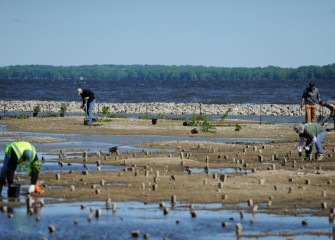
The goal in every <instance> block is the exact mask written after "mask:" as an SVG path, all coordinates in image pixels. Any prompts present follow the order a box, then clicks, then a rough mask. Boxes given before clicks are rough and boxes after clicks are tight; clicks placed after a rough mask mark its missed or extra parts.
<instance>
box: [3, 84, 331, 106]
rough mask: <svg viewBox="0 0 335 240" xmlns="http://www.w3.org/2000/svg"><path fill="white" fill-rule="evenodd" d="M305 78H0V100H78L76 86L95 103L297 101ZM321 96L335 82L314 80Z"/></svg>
mask: <svg viewBox="0 0 335 240" xmlns="http://www.w3.org/2000/svg"><path fill="white" fill-rule="evenodd" d="M307 85H308V82H307V81H290V80H285V81H280V82H276V81H266V80H257V81H102V80H95V81H93V80H92V81H79V80H78V81H68V80H67V81H65V80H58V81H46V80H34V81H27V80H18V81H15V85H14V82H13V81H9V80H8V81H7V80H6V81H4V80H2V81H1V84H0V92H1V98H0V100H6V101H9V100H41V101H79V100H80V99H79V97H78V96H77V94H76V89H77V88H78V87H83V88H89V89H91V90H92V91H94V92H95V95H96V97H97V102H108V103H137V102H177V103H178V102H199V103H220V104H224V103H236V104H237V103H256V104H260V103H274V104H298V103H300V99H301V95H302V91H303V89H304V88H305V87H306V86H307ZM316 85H317V87H318V88H319V91H320V93H321V98H323V99H325V100H328V99H334V98H335V94H334V93H333V89H334V88H335V81H333V80H322V81H319V82H316Z"/></svg>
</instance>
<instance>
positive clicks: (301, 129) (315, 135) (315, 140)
mask: <svg viewBox="0 0 335 240" xmlns="http://www.w3.org/2000/svg"><path fill="white" fill-rule="evenodd" d="M293 128H294V131H295V132H296V133H298V134H299V137H300V141H299V147H298V152H299V155H300V156H301V153H302V147H303V146H304V139H306V143H305V153H306V157H307V158H309V157H310V155H311V153H312V149H313V145H315V147H316V153H317V158H316V159H317V160H318V161H321V160H322V159H323V149H322V141H323V139H324V137H325V136H326V129H325V128H324V127H322V125H321V124H320V123H305V124H301V123H299V124H295V125H294V127H293Z"/></svg>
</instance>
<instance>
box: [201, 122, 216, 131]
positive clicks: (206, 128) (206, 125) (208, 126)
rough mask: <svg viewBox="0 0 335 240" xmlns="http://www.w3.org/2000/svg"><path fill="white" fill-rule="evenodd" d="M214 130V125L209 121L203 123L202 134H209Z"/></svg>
mask: <svg viewBox="0 0 335 240" xmlns="http://www.w3.org/2000/svg"><path fill="white" fill-rule="evenodd" d="M213 128H214V126H213V125H212V124H210V123H209V122H208V121H204V122H202V124H200V130H201V131H202V132H209V131H211V130H212V129H213Z"/></svg>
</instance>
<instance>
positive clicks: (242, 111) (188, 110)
mask: <svg viewBox="0 0 335 240" xmlns="http://www.w3.org/2000/svg"><path fill="white" fill-rule="evenodd" d="M62 103H65V104H68V108H67V112H70V113H81V112H82V109H81V108H80V106H81V102H80V101H77V102H75V101H72V102H57V101H0V112H6V113H7V112H33V109H34V107H35V106H36V105H40V107H41V112H44V113H58V112H59V111H60V106H61V104H62ZM104 106H106V107H109V113H110V114H143V113H148V114H200V113H202V114H207V115H222V114H224V113H225V112H226V111H227V110H228V109H231V111H230V112H229V115H266V116H301V115H304V110H301V109H300V106H299V105H298V104H203V103H173V102H169V103H163V102H154V103H97V104H96V106H95V112H99V113H101V112H102V109H103V107H104ZM319 111H323V112H324V114H327V111H325V110H324V109H322V108H319Z"/></svg>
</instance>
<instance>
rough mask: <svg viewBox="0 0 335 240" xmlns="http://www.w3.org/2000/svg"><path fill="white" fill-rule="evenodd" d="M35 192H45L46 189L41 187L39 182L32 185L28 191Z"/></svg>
mask: <svg viewBox="0 0 335 240" xmlns="http://www.w3.org/2000/svg"><path fill="white" fill-rule="evenodd" d="M33 192H35V193H40V194H43V193H44V192H45V191H44V190H42V189H41V188H40V186H39V185H38V182H37V183H36V184H35V185H30V187H29V189H28V193H33Z"/></svg>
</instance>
